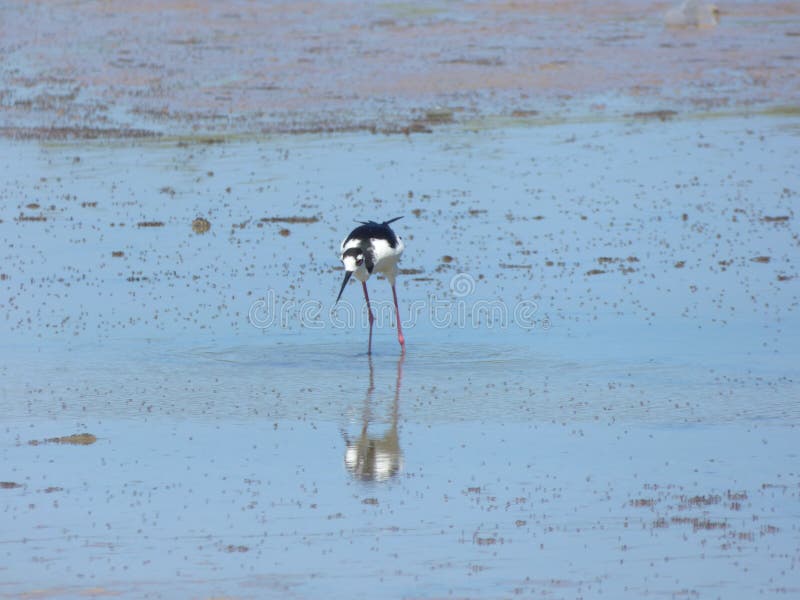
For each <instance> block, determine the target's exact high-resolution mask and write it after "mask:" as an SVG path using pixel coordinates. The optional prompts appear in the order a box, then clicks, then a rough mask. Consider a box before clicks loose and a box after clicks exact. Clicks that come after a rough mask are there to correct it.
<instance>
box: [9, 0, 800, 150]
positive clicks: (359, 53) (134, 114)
mask: <svg viewBox="0 0 800 600" xmlns="http://www.w3.org/2000/svg"><path fill="white" fill-rule="evenodd" d="M675 4H677V3H675ZM672 5H673V3H667V2H653V3H648V2H630V1H623V2H598V1H591V2H528V3H511V2H510V3H481V2H478V3H466V4H462V3H456V4H453V3H446V2H433V3H415V2H400V3H384V4H377V5H376V4H374V3H338V2H331V3H329V2H303V3H293V2H286V3H273V4H270V5H268V6H267V5H259V4H252V3H250V2H226V3H225V4H224V5H220V4H218V3H212V2H204V1H193V2H160V1H159V2H139V3H136V5H135V6H133V5H129V4H125V5H122V4H119V3H111V4H107V3H99V4H98V3H86V2H80V3H57V4H53V3H51V2H18V3H8V4H6V5H5V7H4V8H2V9H0V16H2V18H1V19H0V57H2V59H3V60H2V63H3V67H2V68H0V101H2V107H3V110H2V112H0V132H1V133H3V134H4V135H7V136H12V137H37V138H39V137H46V138H48V137H49V138H64V137H79V138H89V139H92V138H96V137H98V136H100V137H119V136H122V137H140V136H147V135H154V134H159V133H170V134H184V135H185V134H209V133H216V134H236V133H239V134H241V133H246V134H253V133H256V132H287V131H291V132H303V131H318V132H324V131H331V130H335V131H342V130H368V131H370V130H371V131H387V132H408V131H426V130H428V129H430V128H431V127H435V126H437V125H439V124H441V123H442V122H449V121H457V122H463V121H465V120H469V119H472V118H475V117H486V116H496V115H501V116H517V117H532V116H536V115H539V116H540V117H541V118H547V117H550V118H552V117H553V116H564V115H567V116H574V115H576V114H577V115H581V116H583V115H585V114H587V113H588V114H591V115H593V116H594V117H595V118H598V117H599V118H607V117H609V116H617V115H619V114H621V113H622V114H630V113H633V112H649V111H657V110H675V111H679V112H690V113H696V112H701V113H702V112H712V113H717V112H724V113H730V112H741V111H760V110H771V109H779V110H783V109H786V108H787V107H789V108H790V109H791V110H794V111H796V110H797V98H798V97H800V87H798V86H800V84H798V78H797V77H796V76H795V77H793V76H791V75H790V74H791V73H792V72H793V71H796V68H795V66H794V65H795V64H796V62H797V60H798V57H800V55H799V54H798V50H797V45H798V39H799V38H800V9H798V6H797V4H796V3H795V2H766V3H761V2H758V3H756V2H733V3H724V4H723V5H721V6H720V8H721V15H720V22H719V25H718V26H717V27H713V28H712V27H709V28H701V29H697V28H688V29H687V28H671V27H666V25H665V18H664V15H665V14H666V12H667V10H668V9H669V8H670V7H671V6H672Z"/></svg>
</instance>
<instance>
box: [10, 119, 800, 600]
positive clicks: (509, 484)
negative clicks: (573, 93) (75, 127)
mask: <svg viewBox="0 0 800 600" xmlns="http://www.w3.org/2000/svg"><path fill="white" fill-rule="evenodd" d="M798 133H800V129H798V126H797V120H796V119H794V118H792V117H765V116H755V117H751V118H745V117H737V118H727V119H707V120H702V119H696V120H694V119H685V120H684V119H678V120H673V121H668V122H660V121H655V122H651V121H642V120H633V119H627V120H619V121H617V120H611V121H603V122H583V123H558V124H554V125H551V126H542V127H490V126H488V125H487V124H485V123H484V124H481V123H476V124H474V126H473V127H472V128H466V129H465V128H463V127H460V126H457V127H450V128H444V129H442V130H440V131H438V132H437V133H436V134H435V135H433V136H410V137H385V136H373V135H362V134H358V135H355V134H354V135H337V136H287V137H263V138H261V137H259V138H254V139H240V140H237V141H230V142H228V143H223V144H205V143H202V142H200V141H189V142H187V141H186V140H161V141H158V142H151V141H141V142H136V143H133V144H132V143H130V142H126V143H120V144H112V143H98V144H95V145H93V144H86V143H82V144H47V143H39V142H14V141H10V140H3V141H2V144H3V145H4V146H5V149H6V150H8V151H7V152H4V155H6V156H10V157H11V158H10V159H9V160H8V161H6V162H5V163H4V164H3V165H2V166H0V169H2V173H3V177H2V182H3V183H2V189H0V197H2V199H3V203H2V214H0V219H2V222H0V231H2V236H3V239H4V241H5V242H6V243H5V248H6V250H5V256H4V261H3V266H2V270H1V271H0V272H1V273H2V274H3V278H2V280H1V281H0V284H2V286H3V289H4V291H3V305H2V313H3V318H2V320H0V323H2V327H3V340H2V342H1V343H2V356H3V360H2V365H0V374H1V375H2V378H3V384H2V387H0V405H1V406H2V411H3V414H4V415H5V418H4V426H3V428H2V436H1V437H0V455H1V456H2V464H3V465H5V466H4V470H3V472H2V474H0V481H5V482H7V485H4V487H3V489H0V508H2V511H3V514H4V516H5V518H4V523H5V527H4V528H3V533H2V538H1V539H0V542H2V544H1V545H0V554H1V555H2V561H0V594H4V595H8V596H11V597H18V596H21V597H26V596H28V597H29V596H32V595H35V596H41V597H69V596H82V595H86V594H95V595H106V594H107V595H112V594H122V595H126V596H129V597H141V596H144V595H150V596H154V597H161V596H163V597H186V596H191V597H213V596H220V595H225V596H226V597H243V598H244V597H253V598H256V597H320V596H325V597H351V596H353V595H357V594H361V595H365V596H369V597H385V598H395V597H469V598H484V597H485V598H497V597H510V596H521V597H532V596H540V595H544V596H550V597H559V598H560V597H595V596H599V595H601V594H603V595H604V596H611V597H615V598H620V597H629V598H641V597H662V596H665V595H667V596H672V597H674V596H687V597H701V598H705V597H714V598H716V597H724V598H752V597H755V596H757V595H758V596H766V597H792V596H793V595H796V594H798V593H800V576H799V575H798V559H800V554H798V548H800V531H798V522H800V521H798V518H799V517H800V510H798V502H797V500H798V494H800V473H798V470H797V467H796V465H797V464H798V452H799V451H800V443H799V442H798V439H800V438H798V434H797V427H798V424H800V389H798V382H797V376H798V373H797V364H800V362H799V359H800V343H799V342H798V339H799V338H798V336H797V332H798V331H800V328H799V327H798V325H800V323H798V314H797V309H798V287H797V286H798V281H800V279H798V271H797V259H798V251H797V235H798V232H797V222H796V216H795V205H796V200H797V193H798V189H800V177H798V173H797V168H796V165H797V164H800V156H798V155H799V154H800V145H798V144H797V139H798ZM343 173H347V174H348V175H347V176H344V177H343V176H342V174H343ZM95 203H96V204H95ZM33 205H36V206H33ZM399 215H404V219H403V220H401V221H399V222H398V223H397V224H396V230H397V232H398V233H399V234H400V235H401V236H403V238H404V239H405V242H406V246H407V251H406V254H405V255H404V257H403V261H402V265H401V266H402V267H403V268H405V269H413V270H414V271H413V272H407V273H405V274H402V275H401V276H400V278H399V285H398V293H399V296H400V300H401V309H402V311H403V315H402V316H403V320H404V328H405V331H406V339H407V344H408V350H407V352H406V355H405V357H403V358H401V355H400V353H399V348H398V345H397V342H396V339H395V334H394V331H393V327H392V322H391V316H392V314H391V310H388V309H389V308H390V304H389V299H390V298H391V296H390V293H389V289H388V285H386V283H385V281H381V280H371V281H370V291H371V297H372V298H373V299H374V300H375V301H376V302H377V303H378V304H379V306H377V307H376V308H377V309H378V310H377V312H378V322H377V325H376V327H377V329H376V331H375V337H374V340H373V347H374V349H375V353H374V355H373V357H372V358H371V359H369V358H368V357H367V356H366V354H365V350H366V336H367V330H366V317H365V312H364V307H363V303H362V301H361V298H360V290H358V288H357V287H356V286H355V285H353V286H350V287H349V288H348V289H347V290H346V291H345V295H344V297H343V301H342V302H341V303H340V305H339V306H338V307H336V309H335V311H334V312H331V307H332V304H333V300H334V299H335V295H336V293H337V292H338V287H339V285H340V281H341V276H342V273H341V271H339V270H336V267H337V264H338V263H337V260H336V254H335V252H336V249H337V247H338V242H339V240H340V238H341V237H342V236H343V235H344V234H346V232H347V231H348V230H349V228H351V227H352V226H353V223H352V221H353V219H362V218H375V219H383V218H391V217H394V216H399ZM197 217H203V218H206V219H208V221H209V222H210V224H211V229H210V230H209V231H208V232H207V233H204V234H198V233H194V232H193V230H192V221H193V220H194V219H195V218H197ZM276 217H279V218H287V217H306V218H310V217H315V218H316V220H314V219H312V222H299V221H298V219H289V220H288V221H274V218H276ZM783 217H786V218H783ZM262 219H265V220H262ZM154 222H158V223H162V225H158V226H153V225H145V226H139V223H151V224H152V223H154ZM282 230H284V231H283V232H282ZM114 253H121V254H117V255H115V254H114ZM445 257H448V258H445ZM760 257H768V258H760ZM754 259H755V260H754ZM598 271H602V272H598ZM81 432H89V433H91V434H93V435H94V436H96V437H97V440H96V441H95V442H93V443H89V444H87V445H75V444H68V443H63V441H62V442H59V441H53V440H54V439H57V438H60V437H62V436H67V435H70V434H75V433H81ZM48 440H50V441H48ZM31 442H33V443H31Z"/></svg>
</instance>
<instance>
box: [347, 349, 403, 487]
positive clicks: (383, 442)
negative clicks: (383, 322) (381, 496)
mask: <svg viewBox="0 0 800 600" xmlns="http://www.w3.org/2000/svg"><path fill="white" fill-rule="evenodd" d="M367 358H368V361H369V387H368V388H367V396H366V398H365V399H364V408H363V411H362V415H361V432H360V434H359V435H358V437H356V438H352V439H351V438H349V437H348V436H346V435H345V443H346V445H347V449H346V450H345V455H344V464H345V466H346V467H347V470H348V471H350V474H351V475H353V477H355V478H357V479H361V480H362V481H386V480H387V479H390V478H392V477H394V476H395V475H397V474H398V473H399V472H400V469H401V468H402V466H403V454H402V452H400V439H399V437H398V435H397V418H398V411H399V404H400V384H401V382H402V380H403V360H405V353H402V354H401V355H400V358H399V359H398V360H397V379H396V381H395V388H394V401H393V402H392V413H391V420H390V426H389V429H387V430H386V431H384V432H383V433H382V434H374V433H370V431H369V427H370V424H371V423H372V421H373V420H374V416H373V413H372V405H373V396H374V392H375V367H374V365H373V363H372V356H371V355H368V357H367Z"/></svg>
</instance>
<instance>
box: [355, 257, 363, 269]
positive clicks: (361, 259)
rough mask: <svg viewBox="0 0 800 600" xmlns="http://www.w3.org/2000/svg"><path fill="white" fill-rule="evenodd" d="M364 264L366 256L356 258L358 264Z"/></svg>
mask: <svg viewBox="0 0 800 600" xmlns="http://www.w3.org/2000/svg"><path fill="white" fill-rule="evenodd" d="M363 264H364V257H363V256H359V257H358V258H356V266H359V267H360V266H361V265H363Z"/></svg>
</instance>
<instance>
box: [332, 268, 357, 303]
mask: <svg viewBox="0 0 800 600" xmlns="http://www.w3.org/2000/svg"><path fill="white" fill-rule="evenodd" d="M352 275H353V272H352V271H345V272H344V281H343V282H342V289H340V290H339V295H338V296H336V302H339V298H341V297H342V292H343V291H344V288H345V286H347V282H348V281H350V277H351V276H352ZM336 302H334V304H336Z"/></svg>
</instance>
